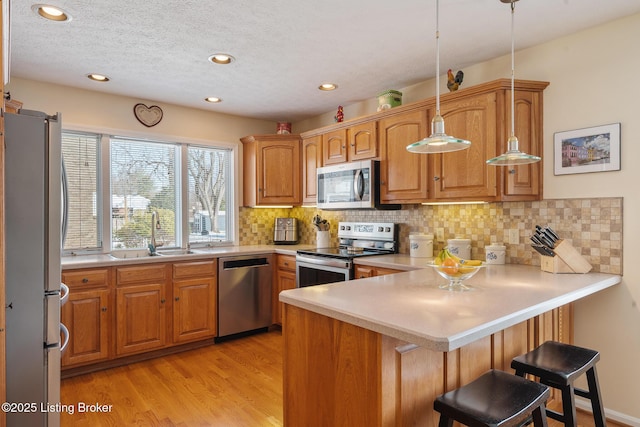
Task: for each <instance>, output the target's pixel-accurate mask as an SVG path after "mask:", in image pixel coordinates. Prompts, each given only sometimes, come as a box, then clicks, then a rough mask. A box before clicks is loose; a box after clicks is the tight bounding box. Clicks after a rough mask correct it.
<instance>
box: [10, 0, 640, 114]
mask: <svg viewBox="0 0 640 427" xmlns="http://www.w3.org/2000/svg"><path fill="white" fill-rule="evenodd" d="M34 3H35V2H33V1H25V0H11V76H12V77H20V78H25V79H31V80H39V81H45V82H51V83H56V84H61V85H67V86H73V87H78V88H84V89H89V90H96V91H101V92H108V93H113V94H119V95H126V96H131V97H134V98H139V99H141V100H144V101H152V102H155V103H171V104H177V105H183V106H189V107H194V108H200V109H204V110H209V111H215V112H220V113H228V114H234V115H241V116H247V117H255V118H262V119H268V120H280V121H296V120H300V119H303V118H307V117H310V116H314V115H317V114H321V113H325V112H328V111H332V110H334V109H335V107H336V106H337V105H340V104H342V105H348V104H350V103H352V102H357V101H360V100H363V99H368V98H373V97H375V96H376V95H377V94H378V93H380V92H382V91H384V90H387V89H397V88H402V87H405V86H408V85H411V84H414V83H417V82H419V81H423V80H426V79H429V78H433V77H434V75H435V0H420V1H419V0H399V1H394V2H390V1H388V0H342V1H336V0H323V1H310V0H272V1H256V0H235V1H220V0H208V1H202V0H200V1H189V0H180V1H178V0H161V1H160V0H157V1H156V0H152V1H137V0H94V1H86V0H53V1H52V2H51V3H50V4H54V5H56V6H59V7H61V8H63V9H64V10H66V11H67V12H68V13H70V14H71V16H72V17H73V19H72V20H71V21H69V22H64V23H59V22H50V21H46V20H44V19H43V18H41V17H39V16H38V15H36V14H35V13H34V12H33V11H32V10H31V6H32V5H33V4H34ZM638 12H640V0H607V1H606V2H603V1H602V0H523V1H519V2H518V3H516V15H515V16H516V48H517V49H522V48H525V47H529V46H532V45H536V44H539V43H542V42H545V41H548V40H551V39H553V38H556V37H559V36H562V35H565V34H570V33H573V32H576V31H579V30H581V29H585V28H588V27H591V26H594V25H597V24H600V23H604V22H607V21H611V20H614V19H617V18H620V17H623V16H625V15H631V14H634V13H638ZM510 46H511V45H510V6H509V5H508V4H504V3H501V2H500V1H499V0H441V1H440V50H441V56H440V58H441V71H442V72H444V71H445V70H446V68H453V69H461V68H462V69H464V67H466V66H469V65H471V64H475V63H477V62H481V61H484V60H487V59H491V58H495V57H498V56H501V55H505V54H508V53H509V51H510ZM217 52H225V53H229V54H232V55H234V56H235V58H236V61H235V62H233V63H232V64H231V65H227V66H221V65H216V64H213V63H211V62H209V61H207V58H208V57H209V56H210V55H211V54H213V53H217ZM594 54H595V53H594ZM88 73H101V74H106V75H108V76H109V77H110V79H111V81H109V82H107V83H96V82H92V81H90V80H89V79H87V78H86V77H85V76H86V75H87V74H88ZM505 75H508V73H505ZM326 81H331V82H335V83H337V84H338V85H339V88H338V90H336V91H333V92H321V91H319V90H318V89H317V87H318V85H319V84H320V83H322V82H326ZM207 96H216V97H220V98H222V99H223V102H222V103H221V104H215V105H213V104H209V103H206V102H205V101H204V98H205V97H207Z"/></svg>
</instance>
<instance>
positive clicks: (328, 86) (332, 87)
mask: <svg viewBox="0 0 640 427" xmlns="http://www.w3.org/2000/svg"><path fill="white" fill-rule="evenodd" d="M318 89H320V90H336V89H338V85H337V84H334V83H322V84H321V85H320V86H318Z"/></svg>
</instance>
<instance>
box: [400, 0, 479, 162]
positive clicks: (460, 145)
mask: <svg viewBox="0 0 640 427" xmlns="http://www.w3.org/2000/svg"><path fill="white" fill-rule="evenodd" d="M439 16H440V5H439V0H436V115H435V117H434V118H433V120H432V121H431V135H430V136H429V137H428V138H424V139H423V140H421V141H418V142H414V143H412V144H409V145H407V151H410V152H412V153H448V152H450V151H458V150H464V149H465V148H469V147H470V146H471V142H470V141H467V140H465V139H460V138H456V137H454V136H449V135H447V134H446V133H444V119H443V118H442V116H441V115H440V23H439Z"/></svg>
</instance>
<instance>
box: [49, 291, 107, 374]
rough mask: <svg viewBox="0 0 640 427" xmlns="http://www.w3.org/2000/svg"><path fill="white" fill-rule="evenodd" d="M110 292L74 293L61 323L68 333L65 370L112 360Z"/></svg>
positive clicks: (64, 356)
mask: <svg viewBox="0 0 640 427" xmlns="http://www.w3.org/2000/svg"><path fill="white" fill-rule="evenodd" d="M110 295H111V291H110V290H108V289H91V290H86V291H77V292H76V291H71V293H70V294H69V299H68V301H67V302H66V304H65V305H64V306H63V307H62V310H61V321H62V323H63V324H64V325H65V326H66V327H67V328H68V329H69V343H68V344H67V347H66V349H65V350H64V352H63V353H62V366H71V365H85V364H87V363H95V362H101V361H103V360H107V359H108V358H109V334H110V330H111V328H110V326H109V323H110V319H111V312H112V311H113V310H112V307H111V300H110Z"/></svg>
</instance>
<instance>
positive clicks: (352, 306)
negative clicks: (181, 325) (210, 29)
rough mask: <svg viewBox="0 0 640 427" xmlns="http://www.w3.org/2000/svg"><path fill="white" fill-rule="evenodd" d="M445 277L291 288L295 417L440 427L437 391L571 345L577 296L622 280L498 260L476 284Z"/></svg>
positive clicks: (431, 274)
mask: <svg viewBox="0 0 640 427" xmlns="http://www.w3.org/2000/svg"><path fill="white" fill-rule="evenodd" d="M442 280H443V279H442V278H440V277H439V276H438V275H437V274H436V272H435V271H432V269H426V270H425V269H419V270H414V271H407V272H403V273H397V274H393V275H386V276H380V277H373V278H368V279H362V280H356V281H350V282H341V283H334V284H328V285H321V286H313V287H308V288H302V289H294V290H289V291H284V292H282V293H281V294H280V301H282V302H284V303H285V309H284V321H283V336H284V402H285V407H284V419H285V425H288V426H296V425H305V426H326V425H335V426H341V425H342V426H355V425H366V426H400V425H402V426H404V425H426V426H436V425H437V416H436V414H435V413H434V411H433V409H432V408H433V406H432V405H433V400H434V399H435V397H436V396H437V395H439V394H441V393H443V392H445V391H448V390H452V389H454V388H457V387H459V386H461V385H463V384H466V383H468V382H470V381H471V380H473V379H475V378H476V377H478V376H480V375H481V374H482V373H483V372H484V371H486V370H488V369H490V368H495V369H502V370H508V369H509V364H510V361H511V359H512V358H513V357H514V356H516V355H518V354H522V353H525V352H526V351H528V350H531V349H533V348H534V347H536V346H537V345H539V344H541V343H542V342H544V341H546V340H550V339H553V340H557V341H563V342H571V341H572V329H573V325H572V324H571V321H572V313H571V310H572V305H571V303H572V302H574V301H576V300H578V299H581V298H584V297H586V296H588V295H591V294H594V293H597V292H599V291H601V290H604V289H606V288H608V287H611V286H615V285H616V284H618V283H620V281H621V277H620V276H618V275H613V274H603V273H588V274H551V273H546V272H543V271H541V270H540V269H538V268H536V267H531V266H524V265H491V266H487V268H486V269H484V271H481V272H480V273H478V274H477V275H476V276H474V277H473V278H471V279H469V281H468V284H469V285H471V286H473V289H472V290H471V291H469V292H448V291H444V290H441V289H439V288H438V285H439V284H440V283H441V282H442Z"/></svg>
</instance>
